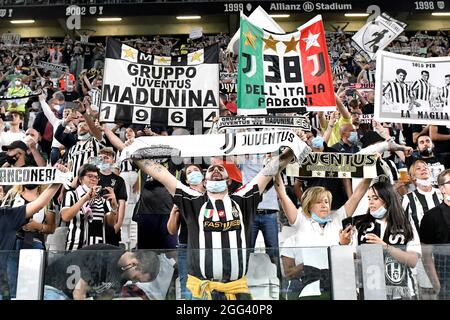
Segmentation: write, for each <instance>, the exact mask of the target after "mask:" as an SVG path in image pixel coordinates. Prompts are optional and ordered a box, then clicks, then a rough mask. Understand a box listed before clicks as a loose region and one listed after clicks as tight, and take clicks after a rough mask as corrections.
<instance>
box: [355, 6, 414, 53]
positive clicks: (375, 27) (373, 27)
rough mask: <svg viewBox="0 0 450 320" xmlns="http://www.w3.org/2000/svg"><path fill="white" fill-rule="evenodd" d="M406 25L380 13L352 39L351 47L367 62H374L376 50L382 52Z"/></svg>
mask: <svg viewBox="0 0 450 320" xmlns="http://www.w3.org/2000/svg"><path fill="white" fill-rule="evenodd" d="M406 26H407V24H406V23H403V22H400V21H398V20H395V19H394V18H392V17H390V16H389V15H388V14H386V13H384V12H383V13H382V14H381V15H379V16H378V17H376V18H375V20H373V21H369V22H367V23H366V24H365V25H364V26H363V27H362V28H361V29H359V31H358V32H357V33H356V34H355V35H354V36H353V38H352V46H353V47H354V48H355V49H357V50H358V51H359V54H361V55H362V56H363V57H364V58H365V59H366V60H367V61H372V60H375V57H376V53H377V51H378V50H383V49H384V48H385V47H386V46H387V45H388V44H389V43H391V42H392V41H393V40H394V39H395V38H397V36H398V35H399V34H400V33H402V32H403V30H404V29H405V27H406Z"/></svg>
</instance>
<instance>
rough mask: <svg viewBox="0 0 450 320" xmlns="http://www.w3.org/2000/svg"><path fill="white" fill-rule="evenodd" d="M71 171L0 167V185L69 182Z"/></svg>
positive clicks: (49, 168)
mask: <svg viewBox="0 0 450 320" xmlns="http://www.w3.org/2000/svg"><path fill="white" fill-rule="evenodd" d="M72 179H73V174H72V173H71V172H65V173H64V172H62V171H59V170H58V169H56V168H51V167H24V168H0V185H23V184H51V183H70V181H71V180H72Z"/></svg>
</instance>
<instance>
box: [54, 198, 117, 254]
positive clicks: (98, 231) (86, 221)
mask: <svg viewBox="0 0 450 320" xmlns="http://www.w3.org/2000/svg"><path fill="white" fill-rule="evenodd" d="M83 194H84V193H82V194H80V195H81V196H82V195H83ZM78 200H79V196H78V195H77V191H76V190H70V191H67V193H66V194H65V197H64V199H63V202H62V205H61V210H63V209H64V208H70V207H72V206H74V205H75V203H77V202H78ZM89 206H90V208H91V210H92V218H89V217H88V216H87V215H85V210H84V208H82V209H81V210H80V211H78V212H77V213H76V215H75V216H74V217H73V219H72V220H71V221H70V222H69V231H68V233H67V243H66V250H69V251H71V250H78V249H81V248H82V247H84V246H87V245H91V244H96V243H105V223H106V221H105V215H106V214H107V213H108V212H111V207H110V205H109V202H108V201H106V200H105V199H103V198H100V197H97V198H94V199H92V200H91V201H90V204H89Z"/></svg>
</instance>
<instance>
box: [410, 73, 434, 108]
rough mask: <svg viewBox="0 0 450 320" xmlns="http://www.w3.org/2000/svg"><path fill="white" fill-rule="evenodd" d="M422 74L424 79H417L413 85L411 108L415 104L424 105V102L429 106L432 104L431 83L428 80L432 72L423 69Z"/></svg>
mask: <svg viewBox="0 0 450 320" xmlns="http://www.w3.org/2000/svg"><path fill="white" fill-rule="evenodd" d="M420 74H421V75H422V79H419V80H417V81H415V82H414V83H413V85H412V87H411V96H412V101H411V102H412V103H411V104H410V110H411V109H412V107H413V104H416V107H419V106H423V104H424V103H426V106H427V107H428V106H429V104H430V96H431V85H430V83H429V82H428V79H429V78H430V73H429V72H428V71H427V70H422V72H421V73H420ZM417 100H420V101H417Z"/></svg>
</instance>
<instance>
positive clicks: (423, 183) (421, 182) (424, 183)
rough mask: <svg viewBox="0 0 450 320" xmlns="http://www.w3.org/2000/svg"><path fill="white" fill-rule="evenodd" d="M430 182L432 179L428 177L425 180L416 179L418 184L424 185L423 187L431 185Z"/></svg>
mask: <svg viewBox="0 0 450 320" xmlns="http://www.w3.org/2000/svg"><path fill="white" fill-rule="evenodd" d="M432 182H433V179H431V178H428V179H425V180H422V179H416V183H417V184H420V185H421V186H424V187H429V186H431V184H432Z"/></svg>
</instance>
